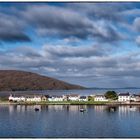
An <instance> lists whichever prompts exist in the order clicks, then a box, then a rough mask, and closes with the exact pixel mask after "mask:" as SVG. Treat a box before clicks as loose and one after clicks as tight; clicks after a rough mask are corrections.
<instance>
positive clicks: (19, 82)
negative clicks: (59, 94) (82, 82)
mask: <svg viewBox="0 0 140 140" xmlns="http://www.w3.org/2000/svg"><path fill="white" fill-rule="evenodd" d="M83 88H84V87H82V86H78V85H73V84H69V83H66V82H64V81H60V80H57V79H54V78H51V77H47V76H42V75H39V74H36V73H32V72H25V71H17V70H0V91H22V90H23V91H24V90H52V89H54V90H57V89H66V90H69V89H83Z"/></svg>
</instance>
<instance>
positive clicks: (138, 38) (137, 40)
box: [136, 36, 140, 46]
mask: <svg viewBox="0 0 140 140" xmlns="http://www.w3.org/2000/svg"><path fill="white" fill-rule="evenodd" d="M136 43H137V45H138V46H140V36H137V37H136Z"/></svg>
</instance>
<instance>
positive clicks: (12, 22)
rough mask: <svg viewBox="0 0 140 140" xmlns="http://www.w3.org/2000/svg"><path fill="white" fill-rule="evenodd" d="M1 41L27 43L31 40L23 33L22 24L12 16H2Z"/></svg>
mask: <svg viewBox="0 0 140 140" xmlns="http://www.w3.org/2000/svg"><path fill="white" fill-rule="evenodd" d="M0 17H1V18H0V41H4V42H26V41H31V39H30V38H29V37H28V36H27V35H26V34H25V33H24V32H23V29H22V26H23V25H22V24H23V23H22V22H19V20H18V19H17V18H15V17H13V16H12V15H11V16H10V15H5V14H2V13H1V14H0Z"/></svg>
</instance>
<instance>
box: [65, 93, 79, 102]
mask: <svg viewBox="0 0 140 140" xmlns="http://www.w3.org/2000/svg"><path fill="white" fill-rule="evenodd" d="M79 98H80V96H79V95H78V94H70V95H68V100H70V101H79Z"/></svg>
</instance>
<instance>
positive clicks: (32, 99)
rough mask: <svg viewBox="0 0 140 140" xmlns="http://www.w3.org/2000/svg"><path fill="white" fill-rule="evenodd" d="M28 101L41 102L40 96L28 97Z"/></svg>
mask: <svg viewBox="0 0 140 140" xmlns="http://www.w3.org/2000/svg"><path fill="white" fill-rule="evenodd" d="M26 102H41V97H40V96H34V97H27V98H26Z"/></svg>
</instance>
